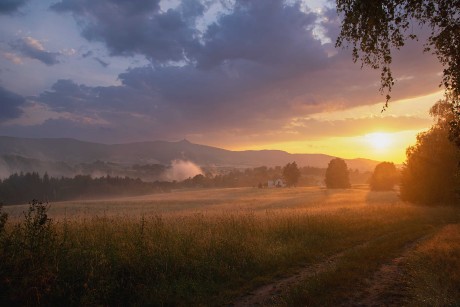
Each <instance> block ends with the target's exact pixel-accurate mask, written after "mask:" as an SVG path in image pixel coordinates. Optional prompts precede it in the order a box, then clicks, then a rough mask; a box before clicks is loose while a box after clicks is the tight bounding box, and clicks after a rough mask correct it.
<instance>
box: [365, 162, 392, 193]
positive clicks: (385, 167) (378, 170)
mask: <svg viewBox="0 0 460 307" xmlns="http://www.w3.org/2000/svg"><path fill="white" fill-rule="evenodd" d="M397 181H398V171H397V170H396V166H395V165H394V163H392V162H382V163H379V164H377V165H376V166H375V169H374V173H373V174H372V177H371V179H370V186H371V190H373V191H388V190H391V189H393V187H394V185H395V184H396V183H397Z"/></svg>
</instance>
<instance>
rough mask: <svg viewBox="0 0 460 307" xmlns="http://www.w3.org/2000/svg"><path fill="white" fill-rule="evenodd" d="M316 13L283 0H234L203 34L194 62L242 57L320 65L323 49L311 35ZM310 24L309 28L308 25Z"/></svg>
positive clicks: (293, 64) (211, 63)
mask: <svg viewBox="0 0 460 307" xmlns="http://www.w3.org/2000/svg"><path fill="white" fill-rule="evenodd" d="M316 18H317V15H316V14H314V13H305V12H302V11H301V10H300V7H299V4H294V5H292V6H287V5H285V4H284V3H283V1H260V0H256V1H237V3H236V5H235V8H234V10H233V12H232V13H231V14H228V15H224V16H222V17H221V18H219V20H218V22H217V23H214V24H212V25H211V26H210V27H209V28H208V29H207V31H206V33H205V34H204V37H203V39H204V48H203V51H202V53H200V55H199V58H198V62H199V65H201V66H204V67H209V66H216V65H219V64H221V63H223V62H225V61H232V60H237V59H244V60H248V61H252V62H257V63H262V64H264V65H269V66H277V65H283V66H285V65H287V67H288V68H289V69H292V68H293V67H296V66H298V65H299V64H300V65H301V67H300V68H299V69H305V68H308V67H309V66H310V67H311V66H316V65H320V63H321V61H323V60H324V56H325V53H324V50H322V48H321V44H320V42H319V41H318V40H317V39H315V38H313V36H312V32H311V27H312V26H313V25H314V22H315V21H316ZM309 28H310V29H309Z"/></svg>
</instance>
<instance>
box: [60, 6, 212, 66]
mask: <svg viewBox="0 0 460 307" xmlns="http://www.w3.org/2000/svg"><path fill="white" fill-rule="evenodd" d="M159 2H160V1H159V0H149V1H145V0H137V1H119V0H101V1H93V0H83V1H81V0H62V1H61V2H58V3H56V4H54V5H52V6H51V8H52V9H53V10H55V11H57V12H70V13H72V14H73V16H74V17H75V18H76V20H77V21H78V22H79V23H80V25H81V27H82V35H83V36H84V37H85V38H86V39H88V40H89V41H100V42H103V43H105V44H106V46H107V48H108V49H109V51H110V53H111V54H112V55H128V56H129V55H134V54H142V55H145V56H146V57H147V58H148V59H149V60H151V61H152V62H167V61H180V60H183V59H184V56H187V55H189V54H191V53H192V52H194V49H197V48H198V47H199V46H198V45H199V44H198V41H197V39H196V36H197V33H198V32H197V30H196V29H195V28H194V26H193V23H194V20H195V17H197V16H199V15H201V14H202V13H203V10H204V6H203V5H202V4H201V3H200V2H199V1H196V0H190V1H184V4H182V5H180V6H179V7H178V8H177V9H174V10H173V9H169V10H167V11H166V12H161V11H160V6H159Z"/></svg>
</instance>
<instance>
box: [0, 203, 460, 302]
mask: <svg viewBox="0 0 460 307" xmlns="http://www.w3.org/2000/svg"><path fill="white" fill-rule="evenodd" d="M449 210H450V209H436V210H435V209H429V208H417V207H411V206H403V205H393V206H389V205H387V206H384V205H382V206H374V207H361V208H354V209H340V210H336V211H329V212H328V213H323V214H321V213H319V214H311V213H309V212H308V211H306V210H300V209H286V210H279V211H265V212H248V211H241V212H235V211H232V212H221V213H209V214H208V213H194V214H184V215H161V214H153V215H145V216H142V217H141V218H125V217H122V216H119V217H112V216H111V217H107V216H94V217H88V218H84V219H72V220H61V221H59V222H54V221H52V220H50V219H48V218H47V217H44V214H45V215H46V212H43V211H40V210H37V209H36V210H32V211H31V212H29V213H30V217H29V218H28V217H27V214H26V217H25V219H24V220H22V221H17V222H11V223H7V224H6V227H5V229H4V231H3V235H2V241H1V246H0V253H1V254H0V255H1V258H2V261H1V262H0V304H1V305H11V304H18V305H24V304H32V305H34V304H52V305H190V304H194V305H195V304H199V305H200V304H201V305H220V304H223V303H228V302H229V301H231V300H232V299H233V298H234V297H236V296H237V295H238V294H240V293H241V292H243V291H247V290H249V289H251V288H252V287H254V286H255V285H257V284H261V283H263V282H266V281H268V280H270V279H271V278H273V277H274V276H276V275H280V274H286V273H289V272H290V271H292V270H294V269H296V268H298V267H299V266H302V265H306V264H309V263H313V262H316V261H321V259H323V257H327V256H328V255H332V254H334V253H337V252H339V251H342V250H344V249H347V248H349V247H352V246H355V245H357V244H360V243H362V242H366V241H369V240H374V239H375V238H379V237H381V236H388V234H391V233H396V231H397V230H399V229H406V228H407V227H408V225H409V226H410V225H419V226H418V227H419V228H424V229H429V228H430V227H435V226H436V225H439V224H442V223H445V222H446V221H447V220H449V219H450V218H451V217H452V216H455V215H453V214H452V212H450V211H449ZM43 218H45V220H43ZM37 220H38V221H39V222H38V224H36V227H35V226H33V225H35V224H34V221H37ZM40 221H44V222H43V223H40ZM31 225H32V226H33V227H32V226H31ZM34 227H35V228H34ZM45 238H46V239H45ZM33 242H35V243H34V244H33V247H31V246H32V245H30V246H29V245H28V244H29V243H30V244H31V243H33ZM384 252H385V251H384V250H383V251H382V253H384Z"/></svg>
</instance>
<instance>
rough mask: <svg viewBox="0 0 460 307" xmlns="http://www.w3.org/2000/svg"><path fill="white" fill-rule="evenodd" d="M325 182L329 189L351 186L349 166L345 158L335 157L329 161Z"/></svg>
mask: <svg viewBox="0 0 460 307" xmlns="http://www.w3.org/2000/svg"><path fill="white" fill-rule="evenodd" d="M325 183H326V187H327V188H329V189H346V188H349V187H350V186H351V185H350V178H349V173H348V167H347V164H346V163H345V161H344V160H342V159H340V158H335V159H332V160H331V161H330V162H329V165H328V166H327V169H326V178H325Z"/></svg>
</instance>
